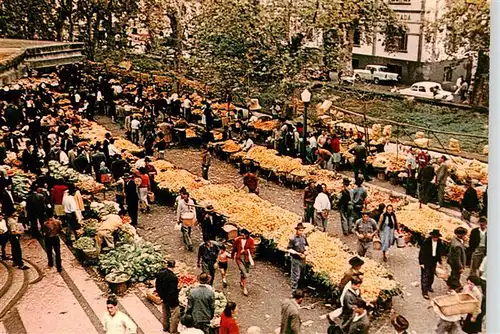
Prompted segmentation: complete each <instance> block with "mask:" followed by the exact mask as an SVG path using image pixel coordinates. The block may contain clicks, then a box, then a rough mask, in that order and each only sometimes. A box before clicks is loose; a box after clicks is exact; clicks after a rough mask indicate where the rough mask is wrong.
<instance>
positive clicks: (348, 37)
mask: <svg viewBox="0 0 500 334" xmlns="http://www.w3.org/2000/svg"><path fill="white" fill-rule="evenodd" d="M354 31H355V28H354V27H353V26H348V27H345V28H344V43H343V44H344V45H343V47H342V50H341V56H340V66H339V68H340V70H341V71H342V76H352V75H354V70H353V69H352V50H353V47H354Z"/></svg>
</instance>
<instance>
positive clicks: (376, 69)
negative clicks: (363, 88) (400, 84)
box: [354, 65, 401, 85]
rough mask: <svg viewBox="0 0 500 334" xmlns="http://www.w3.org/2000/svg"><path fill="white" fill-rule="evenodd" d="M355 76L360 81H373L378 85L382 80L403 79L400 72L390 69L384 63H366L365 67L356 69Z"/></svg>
mask: <svg viewBox="0 0 500 334" xmlns="http://www.w3.org/2000/svg"><path fill="white" fill-rule="evenodd" d="M354 78H356V80H358V81H361V80H363V81H373V82H374V83H375V84H377V85H378V84H379V83H380V82H394V81H399V80H400V79H401V77H400V76H399V74H397V73H393V72H391V71H389V69H388V68H387V66H382V65H366V67H365V69H357V70H354Z"/></svg>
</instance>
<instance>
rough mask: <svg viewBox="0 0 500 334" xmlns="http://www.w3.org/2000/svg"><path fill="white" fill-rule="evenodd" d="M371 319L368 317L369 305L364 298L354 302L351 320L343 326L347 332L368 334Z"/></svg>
mask: <svg viewBox="0 0 500 334" xmlns="http://www.w3.org/2000/svg"><path fill="white" fill-rule="evenodd" d="M369 328H370V319H369V318H368V312H367V305H366V302H365V301H364V300H363V299H358V300H357V301H356V303H354V313H353V315H352V317H351V318H350V319H349V321H348V322H347V323H346V324H345V325H343V326H342V329H343V330H344V333H346V334H368V331H369Z"/></svg>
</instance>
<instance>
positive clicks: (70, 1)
mask: <svg viewBox="0 0 500 334" xmlns="http://www.w3.org/2000/svg"><path fill="white" fill-rule="evenodd" d="M66 6H67V7H66V8H67V10H68V12H67V17H68V40H69V41H70V42H73V37H74V36H73V33H74V25H73V0H67V2H66Z"/></svg>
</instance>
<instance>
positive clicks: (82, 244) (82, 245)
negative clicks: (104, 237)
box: [73, 237, 95, 250]
mask: <svg viewBox="0 0 500 334" xmlns="http://www.w3.org/2000/svg"><path fill="white" fill-rule="evenodd" d="M73 248H76V249H80V250H91V249H94V248H95V244H94V239H92V238H90V237H81V238H79V239H78V240H76V241H75V243H74V244H73Z"/></svg>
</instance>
